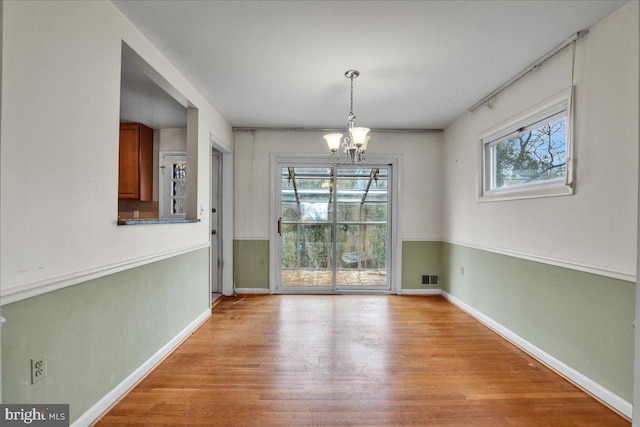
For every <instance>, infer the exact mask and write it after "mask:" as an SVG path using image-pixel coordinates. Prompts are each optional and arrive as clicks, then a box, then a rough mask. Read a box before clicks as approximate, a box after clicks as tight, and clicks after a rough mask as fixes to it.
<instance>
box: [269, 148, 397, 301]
mask: <svg viewBox="0 0 640 427" xmlns="http://www.w3.org/2000/svg"><path fill="white" fill-rule="evenodd" d="M270 162H271V172H270V206H269V224H270V225H269V292H270V293H272V294H278V293H283V294H284V293H292V292H293V291H294V290H295V293H310V294H320V293H337V294H346V293H354V292H355V293H383V292H380V291H374V290H371V291H370V292H367V291H366V290H363V289H361V288H360V289H358V290H355V291H348V290H344V289H339V290H336V291H335V292H334V291H333V289H331V290H327V289H308V290H307V289H301V288H300V287H296V288H295V289H289V290H288V289H287V288H286V287H283V286H281V283H280V282H281V277H280V275H279V273H280V271H281V265H280V263H281V256H282V254H281V240H280V239H281V237H280V236H278V218H279V217H280V215H281V212H280V211H279V209H278V208H279V207H280V191H281V187H282V181H281V179H282V177H281V168H282V167H283V166H291V165H292V164H293V165H298V164H299V165H305V166H308V167H329V166H331V165H330V164H329V156H328V155H327V156H322V155H305V156H297V155H292V154H278V153H272V154H271V156H270ZM375 165H389V166H390V175H389V179H390V182H391V185H392V188H391V189H390V193H391V197H390V199H389V201H388V203H389V205H390V209H389V213H390V216H391V221H390V222H389V235H390V240H391V243H390V245H391V246H390V249H389V250H390V252H391V262H390V263H389V264H388V266H387V275H388V277H389V281H390V290H389V291H386V292H384V293H392V294H400V292H401V288H402V238H401V236H402V221H401V220H400V215H401V214H402V210H401V206H402V188H403V185H402V173H401V171H402V155H400V154H379V155H371V154H368V153H367V164H365V165H364V167H372V166H375Z"/></svg>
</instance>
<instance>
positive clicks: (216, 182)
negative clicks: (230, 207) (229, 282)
mask: <svg viewBox="0 0 640 427" xmlns="http://www.w3.org/2000/svg"><path fill="white" fill-rule="evenodd" d="M222 158H223V154H222V153H221V152H220V151H218V150H216V149H215V148H214V147H211V197H210V198H209V231H210V236H209V239H210V241H211V266H210V273H211V282H210V283H211V286H210V289H209V291H210V293H211V294H213V293H222V251H223V244H222V243H223V237H222V219H223V210H222V190H223V185H222V177H223V173H222V169H223V167H222ZM213 209H216V212H215V213H214V212H213ZM213 230H215V231H216V234H215V235H214V234H213ZM212 298H213V297H212Z"/></svg>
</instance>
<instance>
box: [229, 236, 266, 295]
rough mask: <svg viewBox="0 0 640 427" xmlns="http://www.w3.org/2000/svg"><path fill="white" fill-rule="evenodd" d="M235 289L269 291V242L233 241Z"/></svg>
mask: <svg viewBox="0 0 640 427" xmlns="http://www.w3.org/2000/svg"><path fill="white" fill-rule="evenodd" d="M233 282H234V285H235V288H262V289H269V241H268V240H234V241H233Z"/></svg>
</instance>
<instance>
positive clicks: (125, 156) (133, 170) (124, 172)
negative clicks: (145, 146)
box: [118, 125, 140, 199]
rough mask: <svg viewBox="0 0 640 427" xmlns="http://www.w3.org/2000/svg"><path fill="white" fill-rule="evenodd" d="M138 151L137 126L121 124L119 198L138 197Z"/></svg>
mask: <svg viewBox="0 0 640 427" xmlns="http://www.w3.org/2000/svg"><path fill="white" fill-rule="evenodd" d="M139 153H140V144H139V132H138V126H136V125H121V126H120V161H119V167H118V198H119V199H138V198H139V197H140V191H139V189H140V181H139Z"/></svg>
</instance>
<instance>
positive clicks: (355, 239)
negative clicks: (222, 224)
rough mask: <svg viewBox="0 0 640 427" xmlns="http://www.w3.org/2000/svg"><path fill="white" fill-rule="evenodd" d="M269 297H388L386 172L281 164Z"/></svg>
mask: <svg viewBox="0 0 640 427" xmlns="http://www.w3.org/2000/svg"><path fill="white" fill-rule="evenodd" d="M277 173H278V183H279V185H278V187H277V197H276V198H275V201H276V203H275V204H276V207H275V212H276V214H277V215H278V218H277V233H276V236H275V237H274V240H275V246H276V250H275V256H276V262H275V263H274V264H275V268H276V270H277V271H275V274H274V275H272V277H274V278H275V282H276V283H275V291H276V292H280V293H348V292H367V293H369V292H381V293H389V292H391V274H390V272H391V266H392V238H391V237H392V228H393V227H392V212H393V209H392V200H393V198H392V188H393V185H392V177H393V173H392V165H391V164H372V165H363V166H354V165H342V166H329V167H327V166H314V165H310V164H301V163H293V162H292V163H286V162H283V163H280V164H279V165H278V167H277Z"/></svg>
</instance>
